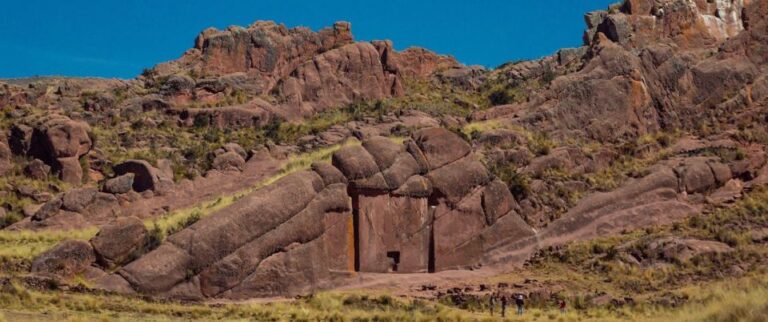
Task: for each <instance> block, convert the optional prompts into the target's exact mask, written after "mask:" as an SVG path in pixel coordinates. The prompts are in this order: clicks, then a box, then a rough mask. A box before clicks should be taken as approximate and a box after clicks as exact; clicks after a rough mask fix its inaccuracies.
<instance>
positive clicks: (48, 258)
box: [31, 240, 96, 277]
mask: <svg viewBox="0 0 768 322" xmlns="http://www.w3.org/2000/svg"><path fill="white" fill-rule="evenodd" d="M95 260H96V256H95V255H94V254H93V248H92V247H91V245H90V244H88V243H87V242H84V241H80V240H67V241H64V242H61V243H60V244H58V245H57V246H56V247H54V248H52V249H51V250H49V251H47V252H45V253H43V254H42V255H40V256H39V257H37V258H35V260H34V261H33V262H32V269H31V270H32V272H33V273H42V274H52V275H56V276H61V277H72V276H74V275H75V274H78V273H80V272H82V271H84V270H85V269H87V268H88V267H89V266H90V265H91V263H93V262H94V261H95Z"/></svg>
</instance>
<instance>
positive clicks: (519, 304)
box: [515, 294, 525, 315]
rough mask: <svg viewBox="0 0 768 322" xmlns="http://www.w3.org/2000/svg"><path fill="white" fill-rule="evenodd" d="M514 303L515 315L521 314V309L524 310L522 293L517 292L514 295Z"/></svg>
mask: <svg viewBox="0 0 768 322" xmlns="http://www.w3.org/2000/svg"><path fill="white" fill-rule="evenodd" d="M515 305H517V315H523V311H524V310H525V308H524V307H525V301H524V300H523V294H517V296H515Z"/></svg>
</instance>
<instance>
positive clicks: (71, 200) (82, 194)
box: [62, 188, 99, 212]
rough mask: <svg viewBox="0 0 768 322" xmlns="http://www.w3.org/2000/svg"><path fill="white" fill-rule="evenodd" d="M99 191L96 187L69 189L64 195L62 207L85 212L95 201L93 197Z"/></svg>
mask: <svg viewBox="0 0 768 322" xmlns="http://www.w3.org/2000/svg"><path fill="white" fill-rule="evenodd" d="M98 192H99V191H98V190H96V189H94V188H80V189H73V190H70V191H67V192H65V193H64V195H63V197H62V201H63V203H62V208H64V209H65V210H69V211H75V212H83V211H85V208H86V207H87V206H88V205H90V204H91V202H93V198H94V197H96V193H98Z"/></svg>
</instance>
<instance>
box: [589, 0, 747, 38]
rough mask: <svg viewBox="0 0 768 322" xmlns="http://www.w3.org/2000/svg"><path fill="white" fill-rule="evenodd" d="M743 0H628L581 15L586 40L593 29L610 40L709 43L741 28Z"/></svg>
mask: <svg viewBox="0 0 768 322" xmlns="http://www.w3.org/2000/svg"><path fill="white" fill-rule="evenodd" d="M745 5H746V4H745V3H744V2H743V1H711V2H710V1H685V0H664V1H653V0H630V1H625V2H624V5H623V6H622V7H621V8H620V11H619V12H611V13H608V12H606V11H596V12H592V13H589V14H587V15H586V16H585V21H586V22H587V27H588V31H587V32H586V34H585V36H584V39H585V43H586V44H592V43H593V41H595V36H594V35H595V33H598V32H601V33H604V34H605V35H606V36H607V37H608V38H609V39H611V40H612V41H614V42H618V43H622V44H624V45H627V46H634V47H640V46H644V45H648V44H650V43H653V42H658V41H663V40H666V39H669V40H672V41H674V42H676V43H677V44H679V45H681V46H686V47H689V46H690V47H693V46H702V45H707V44H712V43H714V42H715V41H722V40H725V39H727V38H729V37H733V36H736V35H737V34H738V33H739V32H741V31H742V30H744V21H743V14H742V12H743V10H744V7H745Z"/></svg>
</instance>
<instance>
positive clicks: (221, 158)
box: [213, 152, 245, 171]
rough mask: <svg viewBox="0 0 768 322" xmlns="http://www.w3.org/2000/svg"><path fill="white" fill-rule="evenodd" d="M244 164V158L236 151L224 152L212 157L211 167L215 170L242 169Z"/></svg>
mask: <svg viewBox="0 0 768 322" xmlns="http://www.w3.org/2000/svg"><path fill="white" fill-rule="evenodd" d="M244 166H245V159H243V157H242V156H240V154H238V153H237V152H224V153H222V154H219V155H217V156H216V158H214V159H213V168H214V169H217V170H233V171H242V170H243V167H244Z"/></svg>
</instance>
